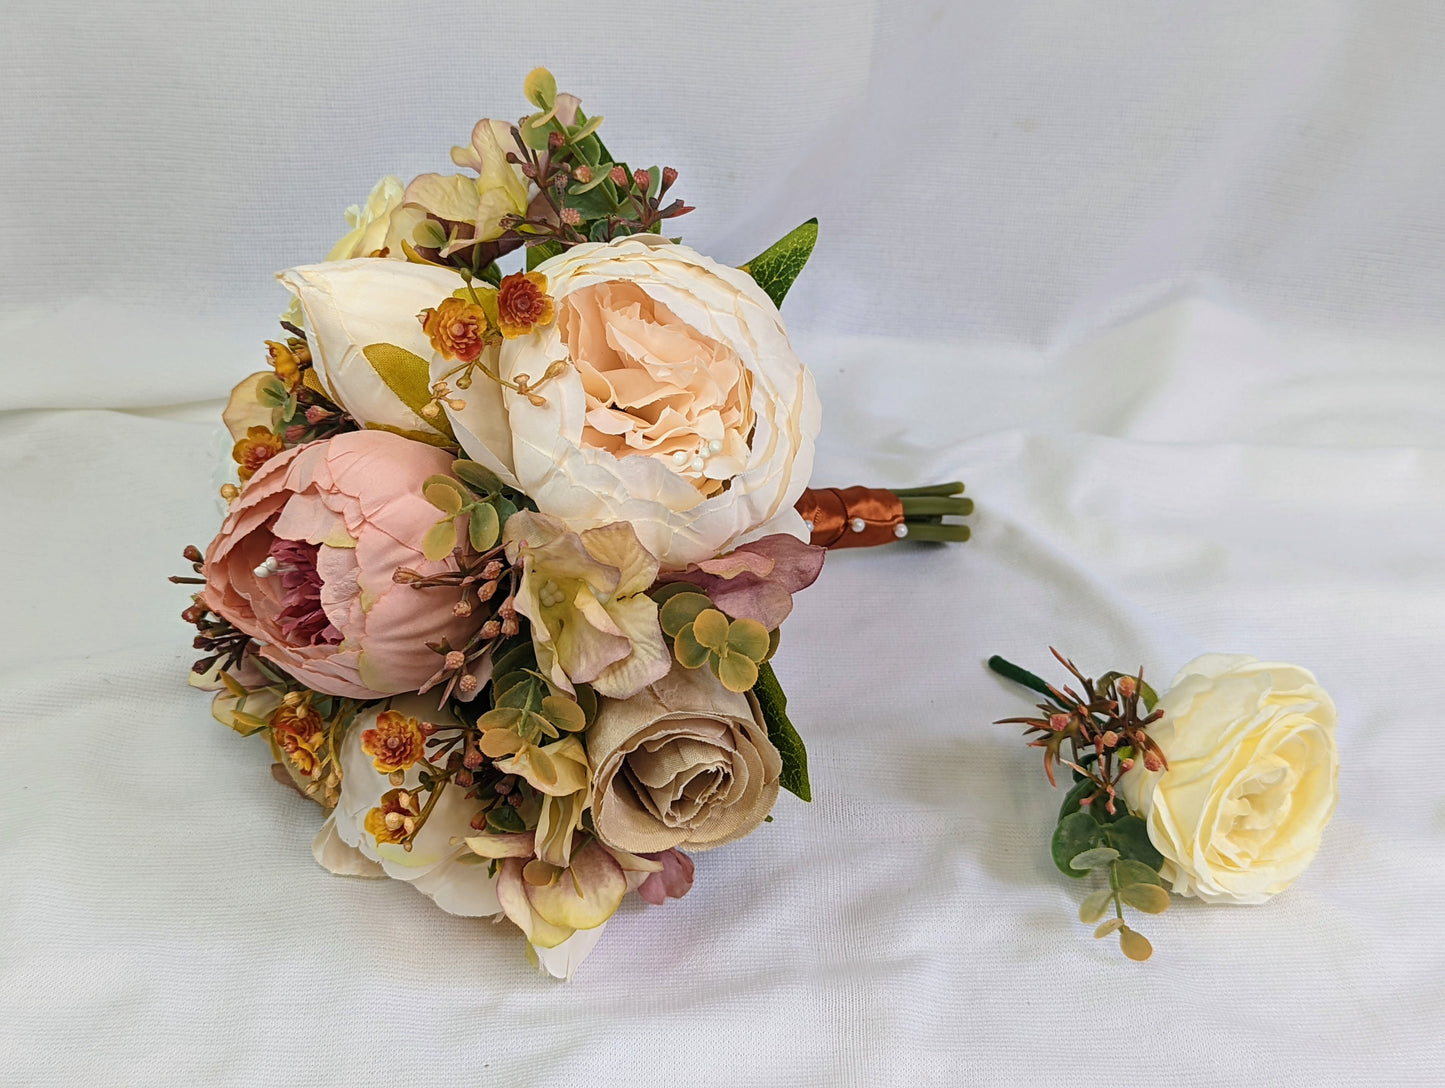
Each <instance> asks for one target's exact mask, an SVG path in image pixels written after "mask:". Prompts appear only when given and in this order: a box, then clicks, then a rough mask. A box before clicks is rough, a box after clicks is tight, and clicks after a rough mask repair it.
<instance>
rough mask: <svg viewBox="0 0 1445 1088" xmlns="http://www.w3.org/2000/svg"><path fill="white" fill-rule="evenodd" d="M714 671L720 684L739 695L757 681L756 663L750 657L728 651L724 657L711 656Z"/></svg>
mask: <svg viewBox="0 0 1445 1088" xmlns="http://www.w3.org/2000/svg"><path fill="white" fill-rule="evenodd" d="M712 660H713V661H714V662H715V665H716V667H715V669H714V671H715V672H716V673H717V678H718V679H719V680H721V681H722V686H723V687H725V688H727V689H728V691H735V692H737V693H738V694H739V695H741V694H742V693H743V692H745V691H748V690H750V689H751V688H752V686H753V685H754V684H756V683H757V682H758V664H757V662H756V661H754V660H753V659H752V658H750V657H744V656H743V655H742V654H733V653H730V654H728V655H727V656H726V657H721V658H713V659H712Z"/></svg>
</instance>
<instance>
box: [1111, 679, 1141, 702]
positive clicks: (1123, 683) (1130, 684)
mask: <svg viewBox="0 0 1445 1088" xmlns="http://www.w3.org/2000/svg"><path fill="white" fill-rule="evenodd" d="M1114 686H1115V687H1117V688H1118V689H1119V694H1120V695H1122V696H1123V697H1124V698H1126V699H1128V698H1129V697H1130V696H1132V695H1133V694H1134V692H1136V691H1138V690H1139V684H1138V682H1137V681H1136V680H1135V679H1134V678H1133V677H1132V676H1121V677H1119V679H1118V680H1116V681H1115V682H1114Z"/></svg>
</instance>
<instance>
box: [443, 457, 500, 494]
mask: <svg viewBox="0 0 1445 1088" xmlns="http://www.w3.org/2000/svg"><path fill="white" fill-rule="evenodd" d="M452 471H453V472H455V473H456V474H457V477H458V479H460V480H461V481H462V483H464V484H466V485H467V486H468V487H470V488H471V489H472V490H473V491H475V492H476V493H477V494H478V495H494V494H496V493H497V492H498V491H500V490H502V481H501V480H499V479H497V475H496V473H494V472H493V471H492V470H491V469H489V468H487V467H486V466H485V465H479V464H477V462H475V461H468V460H465V459H461V460H456V461H453V462H452Z"/></svg>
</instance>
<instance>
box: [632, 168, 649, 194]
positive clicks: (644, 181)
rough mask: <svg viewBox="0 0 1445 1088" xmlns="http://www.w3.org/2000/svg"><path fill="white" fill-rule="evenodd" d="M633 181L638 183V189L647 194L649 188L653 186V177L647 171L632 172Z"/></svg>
mask: <svg viewBox="0 0 1445 1088" xmlns="http://www.w3.org/2000/svg"><path fill="white" fill-rule="evenodd" d="M632 180H633V181H634V182H636V183H637V187H638V188H639V189H641V190H642V191H643V192H644V193H645V192H647V187H648V186H649V185H651V184H652V175H651V174H649V173H648V172H647V171H646V170H640V169H639V170H634V171H632Z"/></svg>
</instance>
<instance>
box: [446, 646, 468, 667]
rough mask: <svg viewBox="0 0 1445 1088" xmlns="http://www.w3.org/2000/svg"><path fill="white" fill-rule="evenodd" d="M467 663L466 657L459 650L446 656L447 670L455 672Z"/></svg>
mask: <svg viewBox="0 0 1445 1088" xmlns="http://www.w3.org/2000/svg"><path fill="white" fill-rule="evenodd" d="M466 663H467V655H466V654H464V653H462V652H461V651H460V650H450V651H448V653H447V656H446V664H447V668H448V669H450V670H451V671H453V672H455V671H456V670H457V669H459V668H461V667H462V666H463V665H465V664H466Z"/></svg>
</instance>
